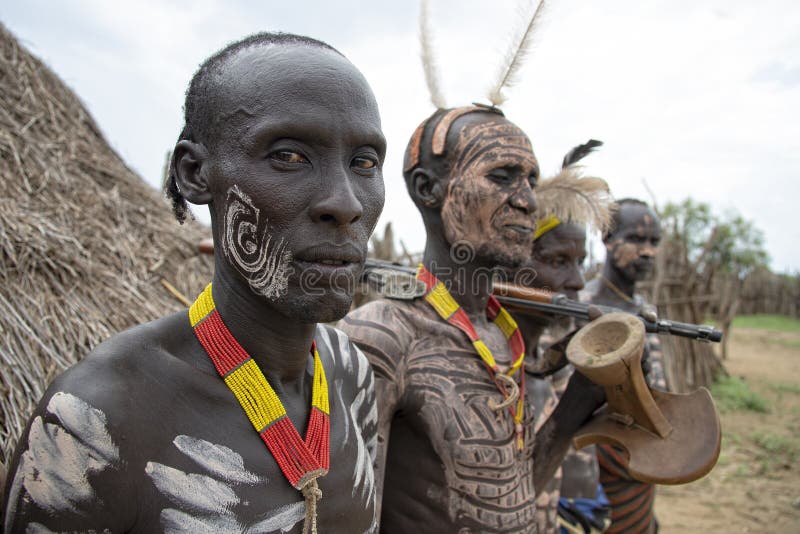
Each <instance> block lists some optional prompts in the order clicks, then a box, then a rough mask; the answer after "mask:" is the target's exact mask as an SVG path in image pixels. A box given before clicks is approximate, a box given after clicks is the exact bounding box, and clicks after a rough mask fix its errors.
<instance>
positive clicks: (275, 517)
mask: <svg viewBox="0 0 800 534" xmlns="http://www.w3.org/2000/svg"><path fill="white" fill-rule="evenodd" d="M172 443H173V444H174V445H175V447H176V448H177V449H178V450H179V451H181V452H182V453H183V454H184V455H186V457H188V458H190V459H191V460H192V461H194V462H195V463H196V464H197V465H198V466H199V467H200V468H201V469H202V470H203V471H204V472H205V473H206V474H194V473H185V472H183V471H180V470H179V469H175V468H173V467H169V466H166V465H163V464H161V463H158V462H148V463H147V465H146V466H145V472H146V473H147V475H148V477H150V480H152V481H153V484H154V485H155V486H156V488H157V489H158V490H159V491H160V492H161V493H162V494H163V495H164V496H166V497H167V498H168V499H169V500H170V501H171V502H172V503H173V505H175V507H174V508H165V509H164V510H162V511H161V514H160V517H159V519H160V522H161V528H162V529H163V530H164V532H169V533H177V532H191V533H193V534H195V533H197V534H206V533H208V534H217V533H219V534H241V533H243V532H246V533H250V532H252V533H262V532H264V533H265V532H277V531H280V532H288V531H290V530H291V529H292V528H294V526H295V525H296V524H297V523H298V522H300V521H302V520H304V519H305V514H306V509H305V502H304V501H300V502H298V503H294V504H290V505H286V506H281V507H278V508H275V509H274V510H270V511H267V512H265V513H262V514H259V515H260V517H261V518H262V519H260V520H258V521H257V522H256V523H254V524H252V525H249V526H248V525H244V524H242V523H241V521H240V520H239V519H238V518H237V516H236V513H235V509H234V508H235V507H236V506H253V504H249V503H241V502H240V499H239V497H238V496H237V495H236V492H235V488H236V487H237V486H243V485H244V486H254V485H266V483H267V479H266V478H265V477H261V476H258V475H256V474H254V473H252V472H250V471H248V470H247V469H245V467H244V459H243V458H242V456H241V455H240V454H238V453H237V452H235V451H233V450H232V449H230V448H228V447H226V446H224V445H218V444H215V443H211V442H209V441H206V440H203V439H199V438H194V437H192V436H186V435H179V436H176V437H175V439H174V440H172ZM256 505H263V503H256Z"/></svg>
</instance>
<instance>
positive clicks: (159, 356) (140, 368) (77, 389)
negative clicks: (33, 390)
mask: <svg viewBox="0 0 800 534" xmlns="http://www.w3.org/2000/svg"><path fill="white" fill-rule="evenodd" d="M174 323H175V317H174V316H170V317H165V318H162V319H157V320H155V321H153V322H150V323H146V324H142V325H138V326H135V327H133V328H130V329H128V330H125V331H123V332H120V333H118V334H116V335H114V336H112V337H111V338H109V339H107V340H106V341H104V342H103V343H101V344H100V345H98V346H97V347H96V348H95V349H94V350H92V352H90V353H89V354H88V355H87V356H86V357H85V358H84V359H83V360H81V361H80V362H78V363H77V364H75V365H73V366H72V367H70V368H69V369H67V370H66V371H65V372H64V373H62V374H61V375H60V376H58V377H57V378H56V379H55V380H54V381H53V384H52V385H51V386H50V388H48V394H49V395H53V394H55V393H58V392H61V393H65V394H69V395H72V396H76V397H78V398H80V399H83V400H84V401H85V402H87V403H90V404H91V405H92V406H95V407H97V408H101V409H103V410H104V411H107V412H109V413H113V412H114V411H116V408H120V409H124V408H123V407H122V405H123V404H127V403H128V402H132V401H133V400H134V399H135V396H136V395H137V391H138V390H139V389H140V388H139V386H140V385H142V384H143V383H144V382H146V381H150V380H152V379H153V377H155V376H159V377H161V378H162V379H164V380H168V379H169V378H168V375H169V373H170V368H171V365H170V364H169V363H170V360H174V359H175V358H176V357H175V355H173V354H170V350H169V343H167V342H165V341H166V339H168V338H169V334H168V332H167V331H168V330H169V329H170V328H171V327H172V326H173V325H174Z"/></svg>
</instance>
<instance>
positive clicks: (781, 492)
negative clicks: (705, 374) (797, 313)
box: [656, 328, 800, 534]
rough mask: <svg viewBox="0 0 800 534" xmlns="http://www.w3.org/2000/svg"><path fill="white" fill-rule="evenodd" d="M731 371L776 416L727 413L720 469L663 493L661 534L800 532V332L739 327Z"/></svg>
mask: <svg viewBox="0 0 800 534" xmlns="http://www.w3.org/2000/svg"><path fill="white" fill-rule="evenodd" d="M725 366H726V368H727V370H728V372H729V373H730V374H731V375H732V376H735V377H740V378H742V379H743V380H744V381H745V382H746V383H747V385H748V386H749V388H750V389H751V390H752V391H753V392H754V393H756V394H758V395H759V396H761V397H762V398H763V399H764V400H765V401H766V404H767V406H768V412H767V413H758V412H754V411H746V410H735V411H727V412H725V411H723V413H722V414H721V419H722V433H723V439H722V452H721V454H720V458H719V461H718V463H717V466H716V467H715V468H714V470H713V471H712V472H711V473H710V474H709V475H707V476H706V477H705V478H703V479H701V480H699V481H697V482H694V483H692V484H687V485H684V486H660V487H659V488H658V493H657V498H656V513H657V516H658V519H659V522H660V523H661V526H662V530H661V532H663V533H666V534H671V533H679V532H680V533H684V532H685V533H691V532H703V533H711V532H765V533H784V532H786V533H795V534H796V533H800V333H794V332H792V333H790V332H780V333H773V332H768V331H765V330H754V329H746V328H738V329H734V331H733V335H732V337H731V346H730V356H729V359H728V360H727V361H726V362H725Z"/></svg>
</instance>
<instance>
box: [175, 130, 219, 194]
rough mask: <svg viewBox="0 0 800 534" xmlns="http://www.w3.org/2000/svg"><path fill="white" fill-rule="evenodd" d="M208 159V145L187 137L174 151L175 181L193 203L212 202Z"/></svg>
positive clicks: (182, 192)
mask: <svg viewBox="0 0 800 534" xmlns="http://www.w3.org/2000/svg"><path fill="white" fill-rule="evenodd" d="M207 161H208V150H206V147H204V146H203V145H202V144H199V143H195V142H193V141H188V140H186V139H184V140H182V141H179V142H178V144H176V145H175V150H173V151H172V160H171V161H170V166H171V167H172V168H171V172H174V173H175V181H176V183H177V184H178V188H179V189H180V191H181V194H182V195H183V197H184V198H185V199H186V200H188V201H189V202H191V203H192V204H208V203H209V202H211V191H210V189H209V187H208V180H207V174H208V173H207V172H206V170H207V166H206V163H207Z"/></svg>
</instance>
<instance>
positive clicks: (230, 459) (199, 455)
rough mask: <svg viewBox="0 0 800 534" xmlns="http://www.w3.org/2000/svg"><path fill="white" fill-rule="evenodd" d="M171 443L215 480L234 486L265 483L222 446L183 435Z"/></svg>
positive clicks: (236, 455)
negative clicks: (230, 483) (231, 483)
mask: <svg viewBox="0 0 800 534" xmlns="http://www.w3.org/2000/svg"><path fill="white" fill-rule="evenodd" d="M172 442H173V443H174V444H175V446H176V447H177V448H178V450H179V451H181V452H182V453H183V454H185V455H186V456H188V457H189V458H191V459H192V460H194V461H195V462H196V463H197V464H198V465H199V466H200V467H202V468H203V469H205V470H206V471H207V472H208V473H210V474H211V475H213V476H215V477H216V478H219V479H221V480H225V481H227V482H233V483H234V484H257V483H259V482H261V483H266V482H267V480H266V479H265V478H263V477H260V476H258V475H256V474H255V473H251V472H250V471H248V470H247V469H245V467H244V459H243V458H242V456H241V455H240V454H239V453H237V452H236V451H234V450H233V449H230V448H228V447H226V446H224V445H216V444H214V443H211V442H209V441H206V440H204V439H198V438H193V437H191V436H184V435H180V436H177V437H176V438H175V439H174V440H173V441H172Z"/></svg>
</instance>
